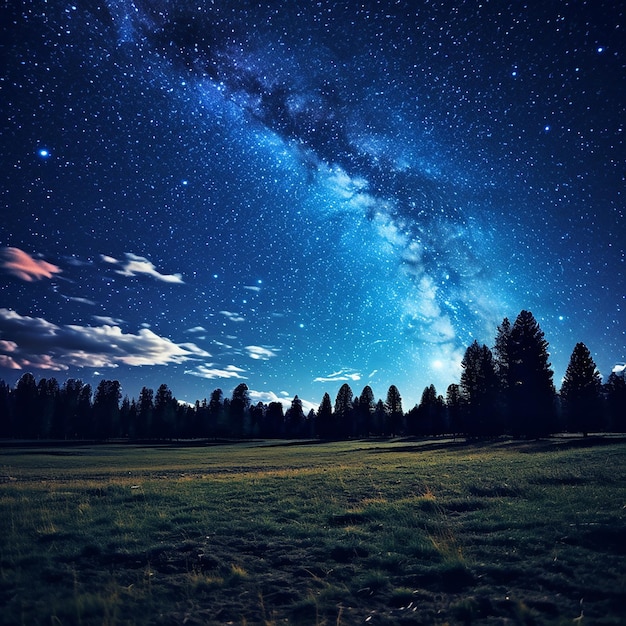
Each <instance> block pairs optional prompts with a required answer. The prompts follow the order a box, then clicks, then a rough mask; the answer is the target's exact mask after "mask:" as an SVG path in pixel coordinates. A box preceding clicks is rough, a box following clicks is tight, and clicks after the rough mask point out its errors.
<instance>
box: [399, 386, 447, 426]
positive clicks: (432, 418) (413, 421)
mask: <svg viewBox="0 0 626 626" xmlns="http://www.w3.org/2000/svg"><path fill="white" fill-rule="evenodd" d="M444 411H445V405H444V402H443V398H442V397H441V396H438V395H437V390H436V389H435V385H429V386H428V387H425V388H424V391H423V392H422V398H421V400H420V403H419V405H418V406H417V407H416V408H415V409H411V411H409V413H408V414H407V428H408V430H409V433H411V434H412V435H441V434H442V433H443V432H445V423H444Z"/></svg>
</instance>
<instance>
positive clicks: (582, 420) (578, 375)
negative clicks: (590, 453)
mask: <svg viewBox="0 0 626 626" xmlns="http://www.w3.org/2000/svg"><path fill="white" fill-rule="evenodd" d="M600 389H601V378H600V372H598V370H597V368H596V364H595V363H594V361H593V358H592V357H591V353H590V352H589V348H587V346H586V345H585V344H584V343H577V344H576V346H575V347H574V350H573V352H572V356H571V357H570V361H569V364H568V366H567V370H566V371H565V377H564V378H563V384H562V386H561V396H562V398H563V401H564V405H565V406H564V408H565V413H566V416H567V428H568V430H569V431H572V432H582V433H583V435H584V436H585V437H586V436H587V435H588V434H589V431H590V430H591V429H593V428H594V427H595V430H600V428H598V427H599V426H600V424H599V423H598V422H599V418H600V414H601V406H600Z"/></svg>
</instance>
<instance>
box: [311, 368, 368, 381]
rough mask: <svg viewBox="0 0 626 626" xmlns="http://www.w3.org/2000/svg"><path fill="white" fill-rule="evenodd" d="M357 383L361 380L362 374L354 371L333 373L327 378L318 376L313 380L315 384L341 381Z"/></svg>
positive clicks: (342, 370)
mask: <svg viewBox="0 0 626 626" xmlns="http://www.w3.org/2000/svg"><path fill="white" fill-rule="evenodd" d="M349 380H351V381H357V380H361V374H360V373H359V372H355V371H354V370H347V369H341V370H339V371H338V372H333V373H332V374H328V375H327V376H318V377H317V378H314V379H313V382H315V383H335V382H341V381H349Z"/></svg>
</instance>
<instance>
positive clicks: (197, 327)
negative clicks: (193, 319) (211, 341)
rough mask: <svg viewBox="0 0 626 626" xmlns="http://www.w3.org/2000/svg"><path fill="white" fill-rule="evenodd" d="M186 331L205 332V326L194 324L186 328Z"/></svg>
mask: <svg viewBox="0 0 626 626" xmlns="http://www.w3.org/2000/svg"><path fill="white" fill-rule="evenodd" d="M185 332H186V333H206V328H205V327H204V326H194V327H193V328H188V329H187V330H186V331H185Z"/></svg>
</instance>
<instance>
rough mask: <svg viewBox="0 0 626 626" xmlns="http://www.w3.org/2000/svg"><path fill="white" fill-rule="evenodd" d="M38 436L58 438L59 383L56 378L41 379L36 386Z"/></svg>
mask: <svg viewBox="0 0 626 626" xmlns="http://www.w3.org/2000/svg"><path fill="white" fill-rule="evenodd" d="M37 395H38V409H37V411H38V420H39V436H40V437H43V438H45V439H47V438H50V437H52V436H55V437H59V436H62V435H60V434H59V431H60V425H59V423H58V422H59V420H60V415H59V399H60V398H59V396H60V390H59V383H58V382H57V379H56V378H42V379H41V380H40V381H39V384H38V385H37Z"/></svg>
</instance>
